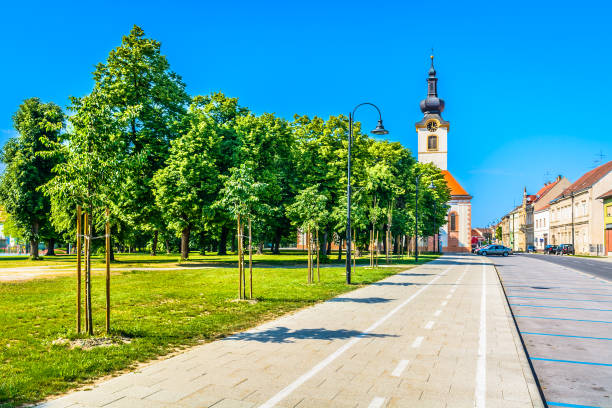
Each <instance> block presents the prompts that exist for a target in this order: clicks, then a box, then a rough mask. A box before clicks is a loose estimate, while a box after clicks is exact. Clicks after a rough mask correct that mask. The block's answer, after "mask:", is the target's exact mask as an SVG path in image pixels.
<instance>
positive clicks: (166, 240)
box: [164, 238, 171, 255]
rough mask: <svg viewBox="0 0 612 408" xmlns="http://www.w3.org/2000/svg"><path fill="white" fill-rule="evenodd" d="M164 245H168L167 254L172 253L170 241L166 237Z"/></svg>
mask: <svg viewBox="0 0 612 408" xmlns="http://www.w3.org/2000/svg"><path fill="white" fill-rule="evenodd" d="M164 245H165V246H166V255H170V252H171V251H170V241H169V240H168V238H166V239H164Z"/></svg>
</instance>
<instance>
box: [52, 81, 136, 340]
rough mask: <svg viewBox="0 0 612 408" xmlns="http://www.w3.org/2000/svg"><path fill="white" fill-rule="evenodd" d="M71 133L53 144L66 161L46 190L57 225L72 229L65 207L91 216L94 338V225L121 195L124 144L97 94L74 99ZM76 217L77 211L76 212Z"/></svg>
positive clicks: (87, 268) (88, 300)
mask: <svg viewBox="0 0 612 408" xmlns="http://www.w3.org/2000/svg"><path fill="white" fill-rule="evenodd" d="M71 100H72V106H71V110H72V111H73V112H74V114H73V115H72V116H71V117H70V123H71V124H72V130H71V131H70V132H69V133H67V134H66V138H65V139H66V143H60V142H56V143H55V146H54V147H55V148H56V149H57V150H58V151H59V152H60V153H61V155H62V157H63V158H64V161H62V162H60V163H59V164H57V165H56V166H55V168H54V169H53V172H54V177H53V178H52V179H51V180H49V181H48V182H47V184H46V185H45V186H44V191H45V194H46V195H47V196H48V197H49V198H50V200H51V206H52V215H53V217H54V219H53V222H54V224H55V225H56V226H58V227H60V228H61V227H63V226H66V225H68V223H69V221H68V219H67V217H66V216H65V214H66V208H69V209H71V210H72V211H74V210H75V209H76V206H77V205H83V210H84V211H85V212H86V213H87V214H88V217H87V225H85V234H84V235H85V286H86V299H85V301H86V310H87V314H86V327H87V329H88V333H89V334H90V335H91V334H93V319H92V313H91V312H92V310H91V253H92V238H93V236H94V226H95V225H96V224H97V225H99V226H100V225H103V224H104V223H105V222H106V221H107V218H106V215H105V214H104V212H105V210H106V208H109V207H110V206H111V204H112V203H113V202H116V201H117V197H118V196H119V195H121V191H120V190H119V187H120V180H121V179H122V178H123V175H122V171H123V169H124V168H125V167H124V162H125V159H124V156H123V152H124V151H125V141H124V139H122V138H121V134H120V132H119V131H118V129H117V126H116V120H115V118H114V114H113V112H112V111H111V110H110V109H109V108H108V105H107V104H106V103H105V101H104V99H103V98H101V97H100V95H99V94H98V93H97V92H95V91H94V92H92V93H91V94H90V95H88V96H85V97H83V98H72V99H71ZM73 214H74V213H73Z"/></svg>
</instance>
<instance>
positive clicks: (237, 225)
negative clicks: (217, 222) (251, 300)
mask: <svg viewBox="0 0 612 408" xmlns="http://www.w3.org/2000/svg"><path fill="white" fill-rule="evenodd" d="M240 238H241V237H240V215H236V241H238V299H242V253H241V249H242V245H240Z"/></svg>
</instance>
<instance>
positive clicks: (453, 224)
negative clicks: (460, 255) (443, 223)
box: [448, 212, 457, 231]
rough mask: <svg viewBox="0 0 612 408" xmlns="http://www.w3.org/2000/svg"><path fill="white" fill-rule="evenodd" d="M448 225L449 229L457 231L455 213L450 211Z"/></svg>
mask: <svg viewBox="0 0 612 408" xmlns="http://www.w3.org/2000/svg"><path fill="white" fill-rule="evenodd" d="M448 225H449V227H450V228H449V229H450V231H457V213H454V212H452V213H450V214H449V215H448Z"/></svg>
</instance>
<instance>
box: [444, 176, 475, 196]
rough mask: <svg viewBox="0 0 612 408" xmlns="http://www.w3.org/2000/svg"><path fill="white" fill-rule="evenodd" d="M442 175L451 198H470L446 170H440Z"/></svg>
mask: <svg viewBox="0 0 612 408" xmlns="http://www.w3.org/2000/svg"><path fill="white" fill-rule="evenodd" d="M442 175H443V176H444V180H446V184H447V185H448V188H449V189H450V193H451V196H466V197H470V195H469V194H468V192H467V191H465V189H464V188H463V187H461V184H459V182H458V181H457V180H455V178H454V177H453V176H452V175H451V174H450V172H449V171H448V170H442ZM470 198H471V197H470Z"/></svg>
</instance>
